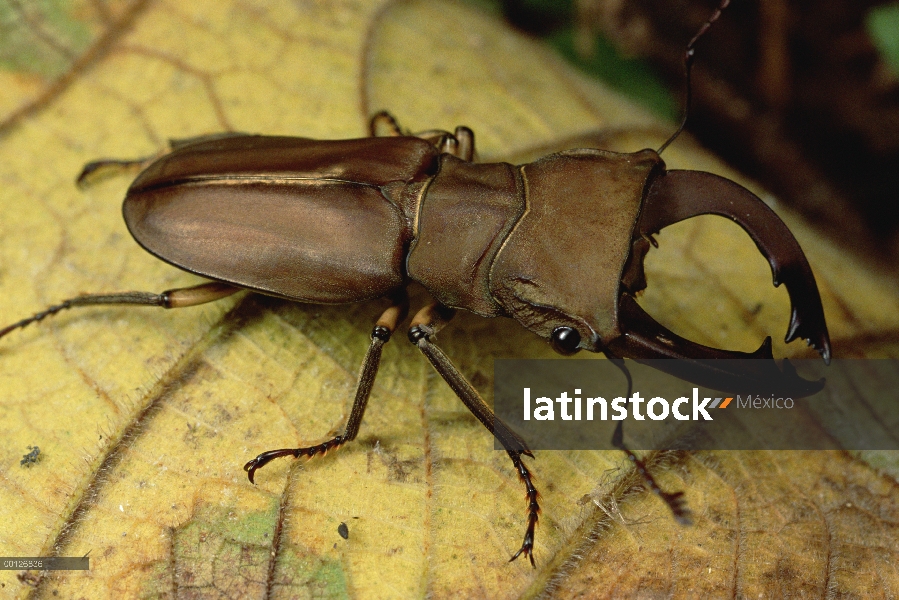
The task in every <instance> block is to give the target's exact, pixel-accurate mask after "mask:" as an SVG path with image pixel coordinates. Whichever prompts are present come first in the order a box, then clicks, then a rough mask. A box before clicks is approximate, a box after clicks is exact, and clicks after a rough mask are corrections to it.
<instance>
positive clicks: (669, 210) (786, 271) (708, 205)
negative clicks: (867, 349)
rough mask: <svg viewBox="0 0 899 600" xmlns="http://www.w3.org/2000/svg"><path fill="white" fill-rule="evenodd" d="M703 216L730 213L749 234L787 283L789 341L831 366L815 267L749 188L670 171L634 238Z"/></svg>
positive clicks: (650, 198)
mask: <svg viewBox="0 0 899 600" xmlns="http://www.w3.org/2000/svg"><path fill="white" fill-rule="evenodd" d="M704 214H715V215H720V216H722V217H727V218H728V219H730V220H732V221H734V222H735V223H736V224H737V225H739V226H740V227H742V228H743V230H744V231H746V233H748V234H749V237H751V238H752V241H754V242H755V245H756V246H757V247H758V249H759V252H761V253H762V255H763V256H764V257H765V258H766V259H767V260H768V264H770V265H771V273H772V275H773V277H774V286H775V287H777V286H779V285H780V284H781V283H783V284H784V285H786V287H787V292H788V294H789V296H790V305H791V309H792V311H791V317H790V326H789V328H788V329H787V335H786V337H785V340H786V341H787V342H791V341H793V340H795V339H797V338H802V339H805V340H806V342H807V343H808V344H809V345H810V346H813V347H814V348H815V349H816V350H817V351H818V352H819V353H820V354H821V357H822V358H823V359H824V361H825V362H826V363H828V364H829V363H830V336H829V335H828V333H827V324H826V322H825V320H824V309H823V307H822V306H821V296H820V294H819V293H818V286H817V284H816V283H815V276H814V275H813V274H812V268H811V266H809V264H808V260H807V259H806V258H805V254H804V253H803V252H802V248H800V247H799V242H797V241H796V238H794V237H793V234H792V233H791V232H790V230H789V229H788V228H787V226H786V225H785V224H784V222H783V221H781V220H780V217H778V216H777V214H776V213H775V212H774V211H773V210H771V208H769V207H768V205H767V204H765V203H764V202H763V201H762V200H761V198H759V197H758V196H756V195H755V194H753V193H752V192H750V191H749V190H747V189H746V188H744V187H742V186H740V185H738V184H736V183H734V182H733V181H731V180H729V179H725V178H724V177H720V176H718V175H714V174H712V173H706V172H703V171H669V172H668V173H666V174H665V175H663V176H661V177H659V178H658V179H657V180H656V181H655V182H653V184H652V185H651V186H650V188H649V190H648V193H647V195H646V201H645V203H644V205H643V210H642V212H641V214H640V218H639V220H638V222H637V227H636V230H635V236H643V235H651V234H654V233H658V232H659V231H660V230H661V229H662V228H663V227H667V226H668V225H672V224H674V223H677V222H679V221H683V220H684V219H688V218H690V217H694V216H697V215H704Z"/></svg>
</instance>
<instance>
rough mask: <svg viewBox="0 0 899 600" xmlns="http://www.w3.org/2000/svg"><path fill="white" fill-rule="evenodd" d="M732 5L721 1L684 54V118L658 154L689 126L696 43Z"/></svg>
mask: <svg viewBox="0 0 899 600" xmlns="http://www.w3.org/2000/svg"><path fill="white" fill-rule="evenodd" d="M729 4H730V0H721V4H719V5H718V8H716V9H715V12H713V13H712V16H710V17H709V18H708V19H707V20H706V22H705V23H703V24H702V27H700V28H699V31H697V32H696V35H694V36H693V39H692V40H690V43H689V44H687V51H686V52H685V53H684V70H685V71H686V79H687V90H686V96H687V97H686V99H685V100H684V116H683V117H682V118H681V122H680V127H678V128H677V131H675V132H674V133H673V134H672V135H671V137H670V138H668V140H667V141H666V142H665V143H664V144H662V147H661V148H659V149H658V150H656V153H657V154H661V153H662V152H664V151H665V148H667V147H668V146H669V145H670V144H671V142H673V141H674V140H676V139H677V136H679V135H680V134H681V132H682V131H683V130H684V128H685V127H686V126H687V119H688V118H689V117H690V102H691V100H692V99H693V86H692V85H691V84H690V74H691V73H692V71H693V55H694V46H695V45H696V42H697V41H699V38H701V37H702V36H703V35H705V32H706V31H708V30H709V29H710V28H711V26H712V23H714V22H715V21H717V20H718V17H720V16H721V11H723V10H724V9H725V8H727V6H728V5H729Z"/></svg>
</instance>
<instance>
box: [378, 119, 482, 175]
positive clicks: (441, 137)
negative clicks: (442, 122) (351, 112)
mask: <svg viewBox="0 0 899 600" xmlns="http://www.w3.org/2000/svg"><path fill="white" fill-rule="evenodd" d="M368 132H369V134H370V135H371V137H398V136H401V135H408V134H407V133H405V132H403V129H402V127H400V124H399V122H398V121H397V120H396V118H395V117H394V116H393V115H391V114H390V113H389V112H387V111H386V110H382V111H378V112H376V113H375V114H374V115H372V117H371V121H369V123H368ZM382 132H386V133H382ZM413 135H414V137H417V138H421V139H423V140H427V141H429V142H431V143H432V144H434V145H435V146H437V149H438V150H440V152H445V153H446V154H452V155H453V156H455V157H456V158H461V159H462V160H467V161H469V162H471V161H472V160H474V132H473V131H472V130H471V129H469V128H468V127H456V131H455V132H454V133H450V132H449V131H443V130H442V129H429V130H427V131H422V132H419V133H415V134H413Z"/></svg>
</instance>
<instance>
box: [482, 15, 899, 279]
mask: <svg viewBox="0 0 899 600" xmlns="http://www.w3.org/2000/svg"><path fill="white" fill-rule="evenodd" d="M718 3H719V0H626V1H625V0H567V1H562V2H558V1H555V2H551V1H549V0H497V2H496V4H494V10H499V11H501V12H502V14H503V16H504V17H505V19H506V20H507V21H509V22H510V23H511V24H513V25H514V26H516V27H517V28H519V29H521V30H523V31H525V32H527V33H530V34H532V35H535V36H539V37H542V38H545V39H546V40H547V41H548V42H549V43H551V44H552V45H554V46H555V47H556V48H557V49H558V50H559V51H560V52H561V53H562V54H564V55H565V56H566V57H567V58H569V59H570V60H571V61H572V62H574V63H575V64H577V65H578V66H579V67H581V68H582V69H584V70H586V71H589V72H591V73H592V74H594V75H596V76H599V77H601V78H603V79H605V80H606V81H607V82H609V83H611V84H612V85H613V86H614V87H617V88H619V89H621V90H622V91H625V92H626V93H628V94H630V95H632V96H634V97H635V98H636V99H638V101H640V102H642V103H643V104H645V105H647V106H649V107H651V108H653V109H654V110H655V111H656V112H659V113H660V114H662V115H665V116H668V117H669V118H671V119H672V120H675V119H677V118H679V114H680V111H681V106H682V104H683V98H684V81H685V80H684V67H683V56H684V50H685V48H686V45H687V42H688V41H689V40H690V38H691V37H692V36H693V35H694V34H695V33H696V32H697V30H698V29H699V27H700V26H701V25H702V23H703V22H705V21H706V19H708V18H709V16H710V15H711V14H712V12H713V11H714V9H715V8H716V7H717V5H718ZM878 27H879V30H880V32H881V34H880V35H877V31H878ZM890 44H892V45H893V48H894V50H895V53H896V54H899V4H896V3H892V4H890V3H889V2H883V1H882V0H881V1H875V0H734V1H733V2H731V5H730V6H729V7H728V8H727V9H726V10H725V11H724V12H723V14H722V16H721V18H720V19H719V20H718V22H717V23H715V25H714V26H713V27H712V28H711V29H710V30H709V32H708V33H707V34H706V35H705V36H704V37H703V38H702V39H701V40H700V41H699V43H698V44H697V46H696V61H695V65H694V69H693V109H692V112H691V114H690V119H689V122H688V126H687V127H688V130H689V131H690V132H691V133H692V134H693V135H695V136H696V137H697V138H698V139H699V140H700V141H701V142H702V143H703V144H704V145H705V146H707V147H708V148H710V149H711V150H713V151H714V152H716V153H717V154H719V155H720V156H722V157H723V158H724V159H725V160H727V161H728V162H729V163H731V164H732V165H733V166H735V167H736V168H738V169H740V170H741V171H743V172H744V173H746V174H747V175H749V176H751V177H753V178H754V179H756V180H758V181H759V182H761V183H762V184H763V185H765V186H766V187H767V188H768V189H770V190H771V191H773V192H774V193H775V194H776V195H777V196H778V198H779V199H780V200H781V201H783V202H785V203H786V204H788V205H790V206H791V207H793V208H794V209H796V210H798V211H800V212H801V213H802V214H804V215H805V217H806V218H807V219H808V220H809V221H811V222H812V223H813V224H814V225H815V226H816V227H817V228H818V229H819V230H820V231H821V232H822V234H823V235H828V236H829V237H832V238H834V239H835V240H837V241H838V243H840V244H841V245H842V246H843V247H845V248H847V249H850V250H851V251H853V252H854V253H856V254H858V255H860V256H862V257H864V258H865V259H867V260H869V261H871V262H874V263H879V264H881V265H884V266H887V267H889V268H890V270H891V271H892V270H895V265H896V264H897V262H899V56H896V55H894V56H891V55H890V53H889V51H888V47H889V45H890ZM891 60H892V61H893V62H892V64H891V62H890V61H891Z"/></svg>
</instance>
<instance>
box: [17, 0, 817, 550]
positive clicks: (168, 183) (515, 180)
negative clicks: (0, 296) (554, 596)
mask: <svg viewBox="0 0 899 600" xmlns="http://www.w3.org/2000/svg"><path fill="white" fill-rule="evenodd" d="M723 4H726V2H724V3H723ZM719 12H720V10H719ZM715 18H717V16H713V18H711V19H709V21H707V23H706V25H705V26H704V28H707V27H708V25H709V24H710V23H711V22H712V21H713V20H714V19H715ZM702 31H704V29H703V30H702ZM702 31H700V34H697V36H696V37H694V39H693V41H691V42H690V45H689V46H688V52H687V75H688V79H687V81H688V90H689V64H690V62H689V61H690V59H691V57H692V46H693V44H694V43H695V41H696V39H697V38H698V37H699V35H701V33H702ZM688 98H689V93H688ZM685 119H686V117H685ZM370 127H371V133H372V137H367V138H361V139H350V140H334V141H316V140H311V139H305V138H295V137H270V136H259V135H248V134H240V133H226V134H218V135H213V136H204V137H201V138H194V139H191V140H186V141H182V142H176V143H173V144H172V149H171V151H170V152H169V153H168V154H165V155H163V156H161V157H159V158H158V159H145V160H143V161H130V162H131V163H135V164H141V165H142V166H145V167H146V168H145V169H144V170H143V171H142V172H141V173H140V175H138V177H137V179H135V181H134V182H133V183H132V184H131V187H130V188H129V189H128V193H127V195H126V197H125V201H124V206H123V213H124V218H125V223H126V224H127V226H128V229H129V231H130V232H131V234H132V235H133V236H134V239H135V240H136V241H137V242H138V243H139V244H140V245H141V246H143V248H144V249H146V250H147V251H148V252H150V253H151V254H153V255H155V256H157V257H158V258H160V259H162V260H164V261H166V262H168V263H170V264H172V265H174V266H176V267H179V268H181V269H184V270H186V271H189V272H191V273H195V274H197V275H200V276H203V277H206V278H208V279H211V280H212V282H210V283H205V284H202V285H198V286H194V287H190V288H182V289H175V290H169V291H166V292H163V293H161V294H156V293H149V292H126V293H117V294H91V295H84V296H78V297H76V298H72V299H70V300H66V301H65V302H62V303H60V304H58V305H55V306H51V307H49V308H47V309H46V310H44V311H42V312H40V313H37V314H35V315H34V316H32V317H30V318H27V319H24V320H22V321H19V322H18V323H14V324H12V325H10V326H8V327H6V328H4V329H0V337H2V336H4V335H6V334H7V333H9V332H10V331H12V330H14V329H17V328H20V327H24V326H26V325H28V324H29V323H32V322H35V321H40V320H41V319H43V318H45V317H47V316H49V315H52V314H55V313H57V312H59V311H61V310H64V309H68V308H71V307H75V306H89V305H98V304H133V305H147V306H161V307H165V308H180V307H185V306H194V305H197V304H202V303H205V302H211V301H214V300H218V299H220V298H223V297H226V296H229V295H231V294H234V293H236V292H238V291H240V290H242V289H247V290H251V291H254V292H259V293H262V294H267V295H271V296H277V297H281V298H286V299H289V300H294V301H299V302H308V303H350V302H360V301H363V300H369V299H373V298H382V297H389V298H390V299H391V300H392V303H391V306H390V308H388V309H387V310H386V311H385V312H384V313H383V314H382V315H381V317H380V318H379V319H378V320H377V323H376V325H375V327H374V329H373V330H372V334H371V344H370V346H369V349H368V352H367V354H366V356H365V359H364V361H363V364H362V369H361V373H360V375H359V380H358V386H357V390H356V394H355V399H354V402H353V407H352V410H351V413H350V417H349V419H348V422H347V424H346V427H345V429H344V430H343V432H342V433H340V434H339V435H336V436H335V437H333V438H332V439H329V440H328V441H326V442H324V443H321V444H318V445H315V446H309V447H303V448H289V449H279V450H271V451H268V452H264V453H262V454H260V455H259V456H257V457H256V458H254V459H253V460H251V461H249V462H248V463H247V464H246V465H245V466H244V469H245V470H246V472H247V475H248V477H249V480H250V481H251V482H253V480H254V475H255V473H256V471H257V469H259V468H260V467H262V466H264V465H266V464H267V463H268V462H270V461H271V460H273V459H275V458H278V457H282V456H293V457H295V458H298V457H300V456H307V457H312V456H315V455H317V454H323V453H325V452H327V451H328V450H331V449H335V448H337V447H339V446H342V445H343V444H345V443H346V442H349V441H351V440H353V439H354V438H355V437H356V435H357V433H358V432H359V426H360V424H361V422H362V417H363V414H364V412H365V408H366V404H367V402H368V397H369V393H370V392H371V389H372V385H373V383H374V379H375V375H376V373H377V371H378V366H379V363H380V359H381V350H382V347H383V345H384V344H385V343H386V342H387V341H388V340H389V339H390V337H391V335H392V334H393V333H394V331H395V330H396V329H397V327H398V326H399V325H400V323H401V322H403V321H404V320H405V318H406V316H407V313H408V308H409V306H408V299H407V296H406V291H405V290H406V287H407V286H408V285H409V284H410V283H411V282H418V283H420V284H421V285H423V286H424V287H425V288H426V289H427V291H428V292H429V293H430V294H431V296H432V297H433V299H434V301H433V302H432V303H430V304H428V305H427V306H425V307H424V308H422V309H421V310H420V311H419V312H418V313H416V314H415V315H414V316H413V318H412V320H411V325H410V328H409V330H408V335H409V339H410V340H411V341H412V343H414V344H415V345H416V346H417V347H418V348H419V350H421V352H422V353H423V354H424V355H425V356H426V357H427V359H428V360H429V361H430V362H431V364H432V365H433V366H434V368H435V369H436V370H437V372H438V373H439V374H440V375H441V377H443V379H444V380H445V381H446V382H447V384H449V386H450V387H451V388H452V390H453V391H454V392H455V393H456V394H457V395H458V397H459V398H460V399H461V400H462V402H463V403H464V404H465V406H467V407H468V409H469V410H471V412H472V413H473V414H474V415H475V416H476V417H477V418H478V420H479V421H480V422H481V423H482V424H483V425H484V426H485V427H486V428H487V429H488V430H490V431H491V432H492V433H493V434H494V435H495V436H496V438H497V439H498V440H499V441H500V443H502V445H503V447H504V448H505V449H506V451H507V452H508V455H509V457H510V458H511V460H512V463H513V465H514V468H515V470H516V471H517V473H518V475H519V477H520V479H521V480H522V482H523V483H524V486H525V488H526V490H527V503H528V517H527V527H526V532H525V535H524V540H523V542H522V545H521V547H520V549H519V550H518V551H517V552H516V553H515V554H514V555H513V556H512V558H511V560H514V559H516V558H517V557H518V556H520V555H522V554H524V555H525V556H527V557H529V559H530V562H531V564H532V565H533V564H534V557H533V552H532V550H533V544H534V529H535V526H536V524H537V520H538V514H539V511H540V506H539V503H538V494H537V490H536V488H535V487H534V485H533V483H532V477H531V472H530V470H529V468H528V467H527V466H526V465H525V463H524V462H523V461H522V455H525V456H529V457H531V458H533V454H532V453H531V451H530V450H529V449H528V447H527V444H526V443H525V442H524V441H523V440H522V439H521V438H520V437H519V436H518V435H516V434H515V433H514V432H513V431H512V430H511V429H509V428H508V427H507V426H506V425H505V424H504V423H503V422H502V421H500V420H499V419H496V418H495V416H494V415H493V412H492V411H491V409H490V407H489V406H488V405H487V404H486V403H485V402H484V401H483V400H482V399H481V396H480V395H479V394H478V392H477V391H476V390H475V388H474V387H473V386H472V385H471V384H470V383H469V382H468V381H467V380H466V379H465V377H464V376H463V375H462V374H461V373H460V372H459V370H458V369H457V368H456V367H455V366H454V365H453V364H452V362H451V361H450V359H449V358H448V357H447V356H446V355H445V354H444V353H443V352H442V350H441V349H440V348H439V347H438V346H437V345H435V343H434V341H433V337H434V335H435V334H436V333H437V332H438V331H439V330H440V329H441V328H442V327H443V326H444V325H446V323H447V322H448V321H449V320H450V319H451V318H452V316H453V314H454V312H455V310H456V309H465V310H468V311H471V312H473V313H475V314H478V315H481V316H484V317H499V316H503V317H511V318H513V319H515V320H517V321H518V322H519V323H520V324H521V325H523V326H524V327H526V328H527V329H529V330H530V331H532V332H534V333H536V334H537V335H539V336H541V337H542V338H544V339H546V340H548V341H549V343H550V344H551V345H552V347H553V348H554V349H555V350H556V351H558V352H559V353H561V354H566V355H567V354H573V353H575V352H577V351H578V350H588V351H591V352H602V353H604V354H605V355H606V356H607V357H609V358H611V359H613V360H615V361H616V364H620V365H622V366H623V362H622V361H621V359H623V358H632V359H636V360H645V359H656V358H679V359H683V360H681V361H671V365H672V366H671V367H670V368H671V372H672V373H673V374H675V375H677V376H679V377H682V378H684V379H686V380H688V381H691V382H694V383H698V384H702V385H709V386H711V387H716V388H718V389H738V388H740V386H744V385H746V384H752V383H757V382H759V381H762V380H764V381H765V383H766V384H771V385H777V386H779V387H778V389H779V390H784V391H785V393H786V392H789V393H791V394H792V395H793V396H801V395H806V394H810V393H813V392H814V391H817V389H819V388H820V385H821V384H820V382H809V381H805V380H803V379H802V378H800V377H799V376H798V375H796V373H795V371H793V370H791V369H788V368H784V369H783V370H781V369H780V368H779V367H778V366H777V365H776V364H775V363H774V360H773V356H772V352H771V345H770V338H768V339H766V340H765V342H764V343H763V344H762V346H761V347H760V348H759V349H758V350H757V351H755V352H753V353H742V352H733V351H727V350H719V349H715V348H710V347H707V346H703V345H700V344H697V343H694V342H691V341H689V340H686V339H684V338H682V337H680V336H678V335H676V334H674V333H672V332H671V331H669V330H668V329H666V328H665V327H663V326H662V325H660V324H659V323H657V322H656V321H655V320H654V319H653V318H652V317H650V316H649V315H648V314H647V313H646V312H645V311H644V310H643V309H642V308H640V306H639V305H638V304H637V302H636V301H635V299H634V296H635V294H636V293H637V292H639V291H641V290H643V289H644V288H645V287H646V278H645V276H644V272H643V260H644V257H645V256H646V253H647V252H648V250H649V247H650V244H651V241H652V240H653V238H652V237H651V236H652V235H653V234H656V233H658V232H659V231H660V230H661V229H662V228H664V227H666V226H668V225H671V224H673V223H676V222H678V221H682V220H684V219H688V218H690V217H693V216H696V215H700V214H717V215H721V216H724V217H727V218H729V219H731V220H733V221H734V222H736V223H737V224H738V225H740V226H741V227H742V228H743V229H744V230H745V231H746V232H747V233H748V234H749V235H750V236H751V237H752V239H753V241H754V242H755V243H756V245H757V246H758V249H759V250H760V251H761V253H762V254H763V255H764V256H765V258H766V259H767V260H768V262H769V264H770V266H771V270H772V273H773V275H774V285H775V286H778V285H780V284H781V283H783V284H785V285H786V287H787V291H788V292H789V296H790V301H791V305H792V317H791V320H790V325H789V328H788V330H787V335H786V341H788V342H789V341H792V340H794V339H797V338H804V339H805V340H806V341H807V342H808V343H809V344H810V345H812V346H814V347H815V348H816V349H817V350H818V351H819V352H820V353H821V355H822V357H823V358H824V359H825V361H828V360H829V358H830V341H829V338H828V333H827V326H826V324H825V320H824V312H823V309H822V306H821V299H820V296H819V294H818V289H817V286H816V284H815V279H814V276H813V275H812V271H811V268H810V267H809V265H808V262H807V261H806V258H805V256H804V254H803V253H802V250H801V249H800V247H799V244H798V243H797V242H796V240H795V239H794V238H793V236H792V234H791V233H790V231H789V229H787V227H786V225H784V223H783V222H782V221H781V220H780V219H779V218H778V217H777V215H776V214H775V213H774V212H773V211H772V210H771V209H770V208H768V207H767V206H766V205H765V204H764V203H763V202H762V201H761V200H760V199H759V198H758V197H756V196H755V195H753V194H752V193H751V192H749V191H748V190H746V189H744V188H742V187H741V186H739V185H737V184H736V183H734V182H732V181H730V180H728V179H725V178H723V177H719V176H717V175H713V174H711V173H703V172H697V171H668V170H666V168H665V163H664V162H663V161H662V159H661V158H660V156H659V152H660V151H661V150H662V149H664V146H663V148H662V149H660V150H659V151H658V152H657V151H653V150H643V151H640V152H635V153H632V154H620V153H616V152H610V151H605V150H596V149H575V150H568V151H564V152H559V153H556V154H551V155H549V156H546V157H544V158H541V159H539V160H537V161H535V162H532V163H529V164H525V165H518V166H513V165H511V164H507V163H476V162H473V158H474V155H475V147H474V134H473V133H472V131H471V130H470V129H468V128H467V127H458V128H457V129H456V130H455V132H454V133H449V132H445V131H436V130H435V131H428V132H424V133H421V134H418V135H403V133H402V131H401V130H400V128H399V126H398V125H397V123H396V121H395V120H394V119H393V117H391V116H390V115H389V114H387V113H386V112H381V113H378V114H376V115H375V116H374V117H373V118H372V120H371V125H370ZM682 128H683V123H682V124H681V129H682ZM379 129H386V130H387V131H388V133H389V135H387V136H380V137H378V136H376V133H377V132H378V130H379ZM681 129H678V131H677V132H676V133H675V134H674V135H673V136H672V137H671V138H670V139H669V140H668V142H666V144H665V145H666V146H667V144H668V143H670V142H671V141H672V140H673V139H674V137H676V136H677V134H678V133H679V132H680V130H681ZM127 164H129V161H109V160H106V161H97V162H94V163H91V164H89V165H87V166H86V167H85V169H84V171H83V172H82V174H81V176H80V177H79V182H84V181H87V180H88V179H89V178H90V177H92V176H93V175H94V174H95V173H96V172H98V171H100V170H103V169H106V168H108V167H115V166H122V165H127ZM718 358H754V359H760V360H754V361H742V362H741V363H740V364H739V365H738V366H734V364H735V363H734V361H725V362H722V363H720V364H721V365H723V366H716V365H715V363H714V361H707V360H705V359H718ZM683 365H687V367H684V366H683ZM654 366H658V363H657V362H656V363H655V364H654ZM684 369H686V370H684ZM621 439H622V438H621V429H620V423H619V428H618V430H617V431H616V434H615V443H616V445H617V446H618V447H620V448H621V449H622V450H624V451H625V452H627V453H628V455H629V456H630V458H631V459H632V460H633V461H634V462H635V464H636V465H637V468H638V469H639V470H640V471H641V473H642V474H643V476H644V478H645V479H646V481H647V482H648V484H649V486H650V488H651V489H653V490H654V491H655V492H656V493H658V494H659V495H660V496H661V497H662V498H663V499H664V500H665V501H666V502H667V503H668V505H669V507H670V508H671V509H672V511H673V512H674V514H675V516H676V517H678V518H679V519H681V520H686V519H687V515H688V511H687V510H686V507H685V504H684V502H683V499H682V493H681V492H678V493H670V494H669V493H666V492H663V491H662V490H661V489H660V488H659V486H657V485H656V484H655V481H654V480H653V478H652V476H651V475H650V474H649V472H648V471H647V470H646V469H645V467H644V465H643V463H642V462H641V461H640V460H639V459H638V458H637V457H636V456H635V455H634V454H633V453H632V452H631V451H630V450H628V449H627V448H626V447H625V446H624V444H623V443H622V442H621Z"/></svg>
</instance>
